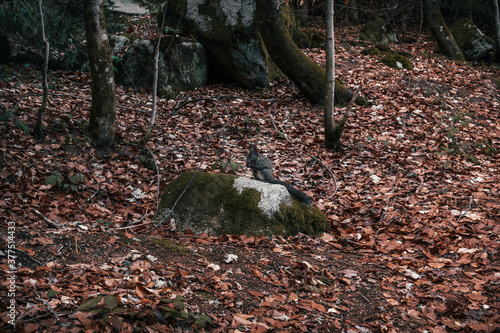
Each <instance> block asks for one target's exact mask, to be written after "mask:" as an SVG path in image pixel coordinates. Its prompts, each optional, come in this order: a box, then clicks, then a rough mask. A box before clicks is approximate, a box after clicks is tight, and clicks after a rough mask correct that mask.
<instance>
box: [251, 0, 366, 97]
mask: <svg viewBox="0 0 500 333" xmlns="http://www.w3.org/2000/svg"><path fill="white" fill-rule="evenodd" d="M257 13H258V16H259V22H260V24H259V31H260V34H261V36H262V40H263V41H264V43H265V45H266V48H267V51H268V52H269V55H270V56H271V58H272V59H273V61H274V62H275V63H276V65H277V66H278V67H279V68H280V69H281V71H283V73H284V74H285V75H286V76H288V78H290V80H292V81H293V83H295V85H297V87H299V89H300V90H301V91H302V93H303V94H304V95H306V97H307V98H308V99H309V100H310V101H311V102H312V103H316V104H323V102H324V98H325V93H326V71H325V69H324V68H322V67H321V66H319V65H318V64H316V63H315V62H314V61H313V60H312V59H310V58H309V57H307V56H306V55H305V54H304V53H303V52H302V51H301V50H300V49H299V48H298V47H297V45H295V43H294V41H293V40H292V37H291V36H290V34H289V33H288V31H287V29H286V27H285V24H284V22H283V17H282V14H281V10H280V4H279V2H278V1H277V0H258V1H257ZM352 96H353V92H352V91H350V90H349V89H347V88H345V87H344V86H342V84H341V83H340V82H339V81H338V80H335V103H336V104H340V105H345V104H347V103H348V102H349V100H350V99H351V98H352ZM356 102H357V103H358V104H365V103H366V102H365V101H364V99H362V98H359V99H358V100H357V101H356Z"/></svg>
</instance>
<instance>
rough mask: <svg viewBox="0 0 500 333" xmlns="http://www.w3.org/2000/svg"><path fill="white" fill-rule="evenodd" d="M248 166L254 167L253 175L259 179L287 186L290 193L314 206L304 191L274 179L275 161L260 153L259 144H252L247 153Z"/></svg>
mask: <svg viewBox="0 0 500 333" xmlns="http://www.w3.org/2000/svg"><path fill="white" fill-rule="evenodd" d="M247 167H249V168H250V169H252V171H253V176H254V177H255V179H257V180H261V181H265V182H268V183H271V184H279V185H283V186H285V187H286V189H287V191H288V193H290V195H291V196H293V197H294V198H295V199H297V200H299V201H300V202H302V203H304V204H306V205H308V206H312V203H311V198H309V196H308V195H307V194H305V193H304V192H302V191H299V190H297V189H296V188H294V187H293V186H291V185H290V184H288V183H285V182H282V181H280V180H277V179H274V177H273V163H272V162H271V160H270V159H269V158H267V157H265V156H263V155H261V154H260V153H259V151H258V150H257V146H256V145H254V144H251V145H250V151H249V152H248V155H247Z"/></svg>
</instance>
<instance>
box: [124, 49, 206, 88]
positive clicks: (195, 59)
mask: <svg viewBox="0 0 500 333" xmlns="http://www.w3.org/2000/svg"><path fill="white" fill-rule="evenodd" d="M153 43H155V42H154V41H153V42H152V41H149V40H142V39H138V40H136V41H134V42H133V43H132V45H131V46H130V47H129V48H128V49H127V51H126V52H125V54H124V55H123V57H122V58H121V60H120V61H118V62H117V63H115V66H116V68H117V73H116V75H115V77H116V82H117V83H118V84H121V85H123V86H125V87H132V88H134V89H139V88H144V89H148V90H151V89H153V79H154V57H155V44H153ZM163 44H166V43H163ZM160 55H161V56H160V58H159V61H158V89H159V90H161V91H164V92H167V93H171V94H173V95H177V94H178V93H180V92H181V91H188V90H193V89H195V88H198V87H203V86H205V85H206V84H207V82H208V59H207V55H206V52H205V50H204V48H203V46H202V45H201V44H200V43H197V42H191V41H183V42H182V41H178V42H175V43H173V44H172V45H171V46H170V47H168V48H167V46H165V47H164V48H163V49H161V52H160Z"/></svg>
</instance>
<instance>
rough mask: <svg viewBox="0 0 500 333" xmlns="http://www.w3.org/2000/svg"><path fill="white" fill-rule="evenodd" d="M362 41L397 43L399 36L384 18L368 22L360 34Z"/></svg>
mask: <svg viewBox="0 0 500 333" xmlns="http://www.w3.org/2000/svg"><path fill="white" fill-rule="evenodd" d="M359 38H360V39H361V40H369V41H372V42H376V43H384V44H388V43H397V42H398V36H397V34H396V30H394V28H393V26H392V25H391V24H390V23H389V22H387V21H386V20H384V19H382V18H378V19H375V20H371V21H368V22H367V23H366V24H365V26H364V27H363V30H361V32H360V33H359Z"/></svg>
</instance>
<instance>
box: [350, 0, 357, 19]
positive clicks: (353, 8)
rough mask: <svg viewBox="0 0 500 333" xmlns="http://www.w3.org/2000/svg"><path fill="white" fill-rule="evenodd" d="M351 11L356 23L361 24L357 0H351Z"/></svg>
mask: <svg viewBox="0 0 500 333" xmlns="http://www.w3.org/2000/svg"><path fill="white" fill-rule="evenodd" d="M350 4H351V7H352V8H351V13H352V21H353V23H354V24H359V17H358V5H357V3H356V0H351V1H350Z"/></svg>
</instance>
